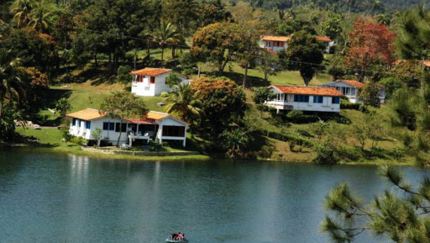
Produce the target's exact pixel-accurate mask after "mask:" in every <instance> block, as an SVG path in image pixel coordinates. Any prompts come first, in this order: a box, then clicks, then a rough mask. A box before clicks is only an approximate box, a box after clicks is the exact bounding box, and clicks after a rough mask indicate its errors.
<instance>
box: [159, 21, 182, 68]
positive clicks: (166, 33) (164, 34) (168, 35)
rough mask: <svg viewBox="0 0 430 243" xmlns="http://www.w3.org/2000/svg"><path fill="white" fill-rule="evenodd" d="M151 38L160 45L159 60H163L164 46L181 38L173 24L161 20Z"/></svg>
mask: <svg viewBox="0 0 430 243" xmlns="http://www.w3.org/2000/svg"><path fill="white" fill-rule="evenodd" d="M153 38H154V40H155V41H156V42H158V45H160V47H161V62H163V60H164V48H165V47H166V45H168V44H174V43H177V42H179V41H181V40H182V39H183V38H182V36H181V34H180V33H179V32H178V31H177V30H176V27H175V26H174V25H172V24H171V23H167V22H164V21H162V22H161V25H160V26H159V27H158V29H156V30H155V32H154V35H153Z"/></svg>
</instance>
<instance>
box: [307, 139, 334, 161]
mask: <svg viewBox="0 0 430 243" xmlns="http://www.w3.org/2000/svg"><path fill="white" fill-rule="evenodd" d="M314 150H315V152H316V153H317V156H316V157H315V158H314V159H313V162H314V163H317V164H336V163H337V162H338V161H339V159H338V158H337V157H336V155H335V154H336V153H335V150H334V149H333V148H332V146H329V145H328V144H327V142H324V143H322V144H317V145H316V146H315V147H314Z"/></svg>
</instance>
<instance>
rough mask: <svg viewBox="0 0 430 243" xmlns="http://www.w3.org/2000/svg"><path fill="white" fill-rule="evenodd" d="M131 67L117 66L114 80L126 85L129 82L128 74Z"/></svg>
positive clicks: (129, 76)
mask: <svg viewBox="0 0 430 243" xmlns="http://www.w3.org/2000/svg"><path fill="white" fill-rule="evenodd" d="M130 72H131V67H130V66H127V65H124V66H119V67H118V75H117V76H116V81H117V82H118V83H120V84H122V85H127V84H130V83H131V80H132V76H131V74H130Z"/></svg>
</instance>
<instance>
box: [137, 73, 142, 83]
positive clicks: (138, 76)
mask: <svg viewBox="0 0 430 243" xmlns="http://www.w3.org/2000/svg"><path fill="white" fill-rule="evenodd" d="M136 82H138V83H140V82H143V76H140V75H137V76H136Z"/></svg>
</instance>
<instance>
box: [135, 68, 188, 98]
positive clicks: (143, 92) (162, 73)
mask: <svg viewBox="0 0 430 243" xmlns="http://www.w3.org/2000/svg"><path fill="white" fill-rule="evenodd" d="M171 72H172V70H171V69H161V68H144V69H140V70H136V71H133V72H131V73H130V74H131V75H132V76H133V79H132V83H131V93H133V94H135V95H137V96H156V95H160V94H161V93H162V92H169V91H170V90H171V88H170V87H169V86H168V85H167V81H166V78H167V77H168V76H169V75H170V73H171ZM180 78H181V79H182V82H181V83H182V84H184V83H188V82H189V80H187V79H185V78H183V77H180Z"/></svg>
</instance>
